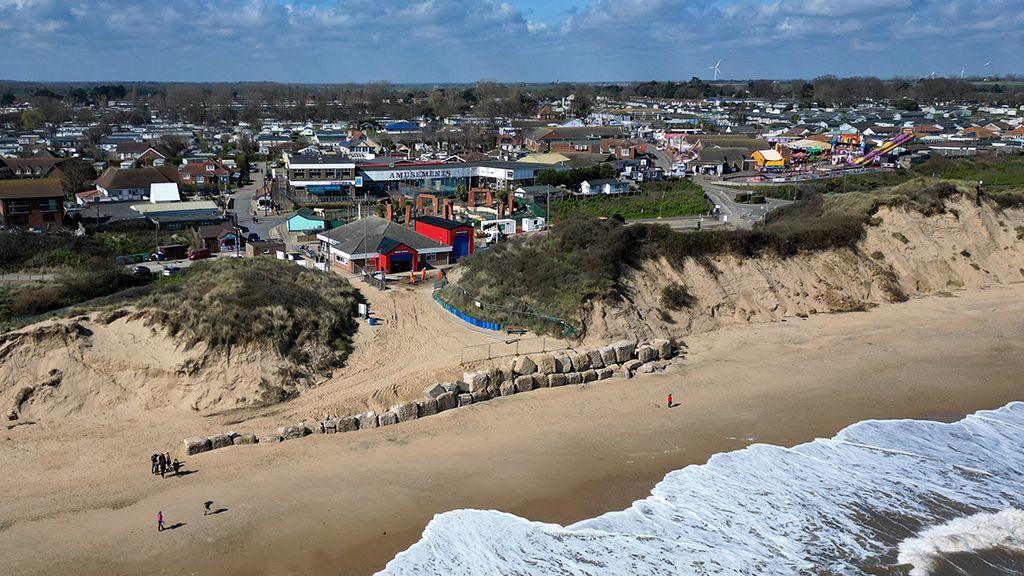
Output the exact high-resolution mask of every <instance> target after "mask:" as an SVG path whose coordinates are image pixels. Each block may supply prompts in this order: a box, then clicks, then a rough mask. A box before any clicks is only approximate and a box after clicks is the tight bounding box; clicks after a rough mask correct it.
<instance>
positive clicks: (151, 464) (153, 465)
mask: <svg viewBox="0 0 1024 576" xmlns="http://www.w3.org/2000/svg"><path fill="white" fill-rule="evenodd" d="M149 471H150V473H151V474H153V475H154V476H155V475H156V472H157V462H156V454H155V453H154V454H153V455H152V456H150V457H149Z"/></svg>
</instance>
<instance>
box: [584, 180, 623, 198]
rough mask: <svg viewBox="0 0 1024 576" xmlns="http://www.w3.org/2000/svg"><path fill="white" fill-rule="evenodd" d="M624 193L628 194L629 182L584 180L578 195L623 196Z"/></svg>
mask: <svg viewBox="0 0 1024 576" xmlns="http://www.w3.org/2000/svg"><path fill="white" fill-rule="evenodd" d="M626 192H629V182H619V181H618V180H616V179H615V178H603V179H600V180H584V181H583V182H582V183H581V184H580V194H583V195H584V196H590V195H592V194H625V193H626Z"/></svg>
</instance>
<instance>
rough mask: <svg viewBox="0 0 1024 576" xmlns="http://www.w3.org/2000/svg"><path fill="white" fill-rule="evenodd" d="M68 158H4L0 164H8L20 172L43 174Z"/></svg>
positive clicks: (15, 171) (16, 171)
mask: <svg viewBox="0 0 1024 576" xmlns="http://www.w3.org/2000/svg"><path fill="white" fill-rule="evenodd" d="M66 161H67V158H3V159H2V160H0V166H3V165H5V164H6V165H7V167H8V168H10V169H11V171H12V172H14V174H15V175H18V174H41V175H47V174H49V173H50V172H52V171H53V170H54V168H56V167H58V166H59V165H60V164H61V163H62V162H66Z"/></svg>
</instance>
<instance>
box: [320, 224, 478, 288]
mask: <svg viewBox="0 0 1024 576" xmlns="http://www.w3.org/2000/svg"><path fill="white" fill-rule="evenodd" d="M317 239H318V240H320V244H321V247H322V248H324V249H325V251H326V252H327V253H328V255H329V257H330V261H331V266H333V267H335V268H340V269H342V270H346V271H349V272H358V271H360V269H363V270H366V271H367V272H378V271H379V272H384V273H385V274H397V273H403V272H418V271H419V270H420V269H422V268H424V267H426V266H440V265H444V264H448V261H449V255H450V254H451V252H452V247H451V246H447V245H445V244H442V243H441V242H438V241H437V240H434V239H433V238H430V237H428V236H425V235H423V234H420V233H419V232H416V231H415V230H412V229H410V228H406V227H405V226H402V225H401V224H398V223H397V222H393V221H391V220H387V219H385V218H378V217H376V216H370V217H367V218H363V219H361V220H356V221H355V222H349V223H348V224H345V225H344V226H339V227H337V228H333V229H331V230H327V231H325V232H321V233H319V234H317ZM470 244H472V242H470Z"/></svg>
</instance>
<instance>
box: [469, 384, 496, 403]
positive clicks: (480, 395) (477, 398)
mask: <svg viewBox="0 0 1024 576" xmlns="http://www.w3.org/2000/svg"><path fill="white" fill-rule="evenodd" d="M470 396H472V397H473V403H474V404H476V403H477V402H487V401H488V400H490V399H491V398H492V397H493V396H491V388H490V387H487V388H485V389H483V390H477V391H476V392H473V393H472V394H470Z"/></svg>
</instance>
